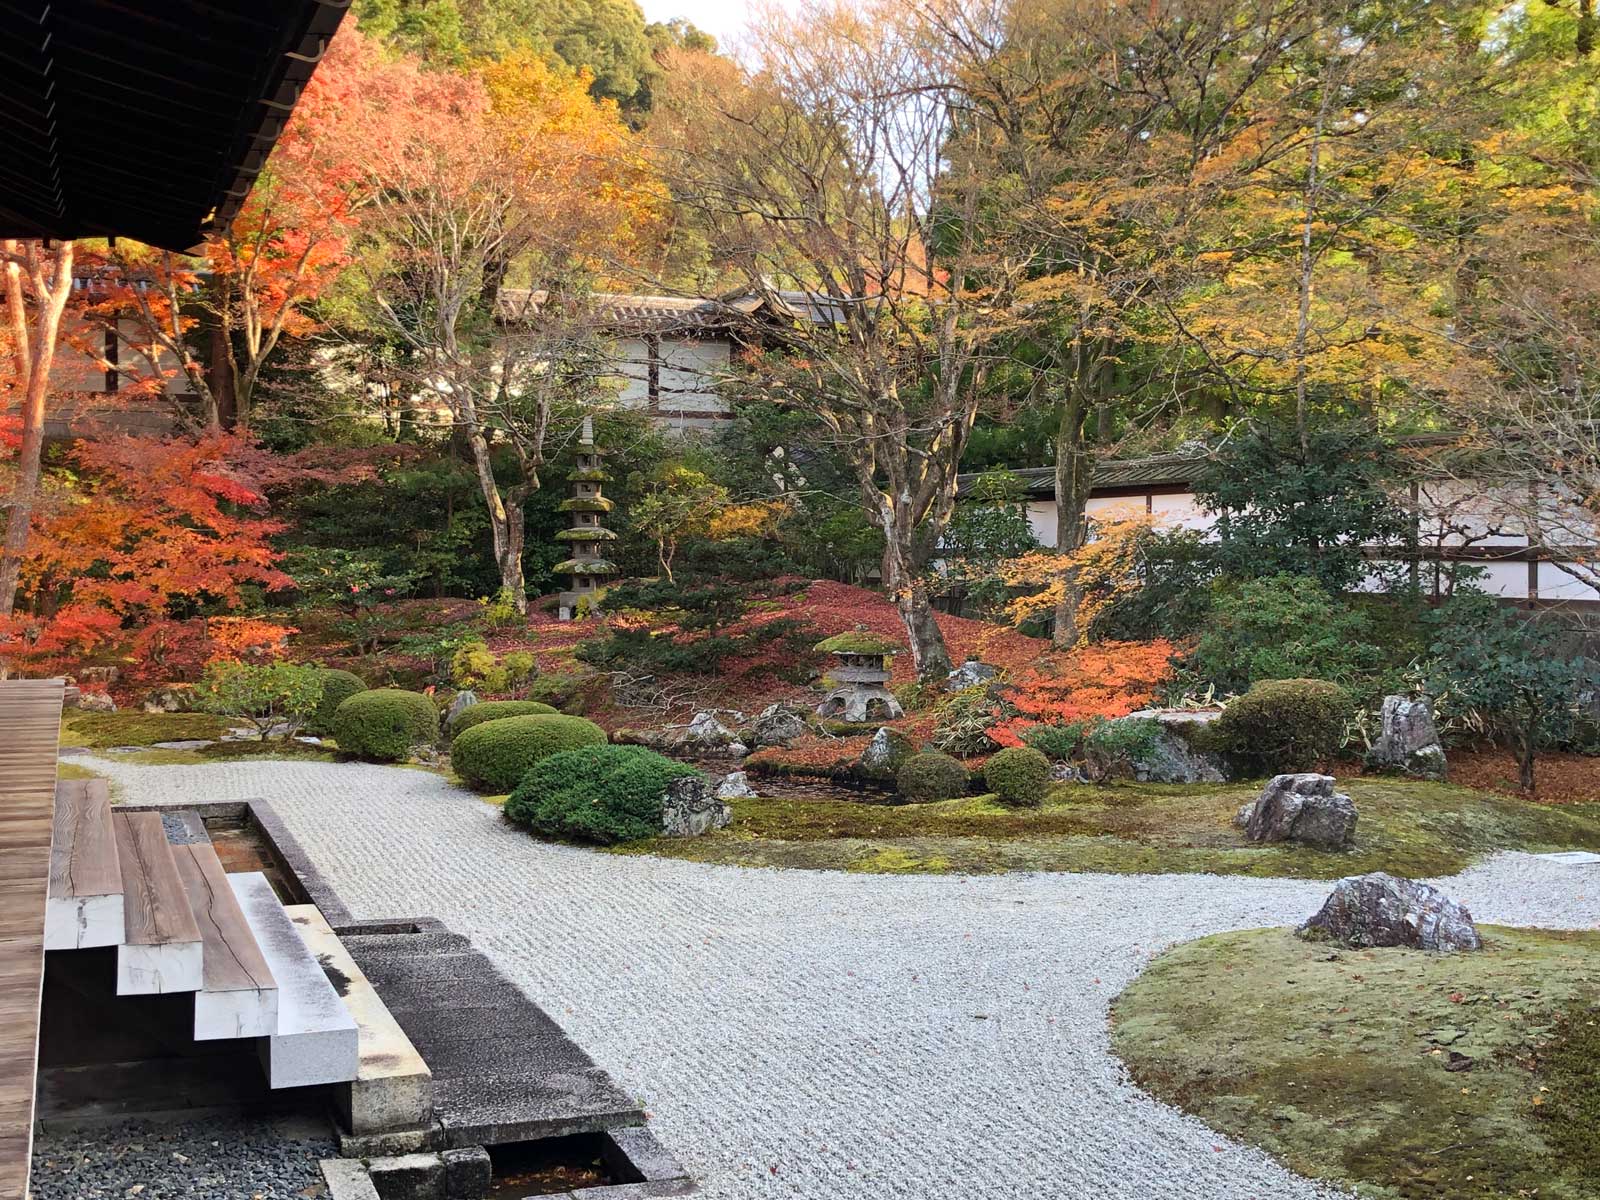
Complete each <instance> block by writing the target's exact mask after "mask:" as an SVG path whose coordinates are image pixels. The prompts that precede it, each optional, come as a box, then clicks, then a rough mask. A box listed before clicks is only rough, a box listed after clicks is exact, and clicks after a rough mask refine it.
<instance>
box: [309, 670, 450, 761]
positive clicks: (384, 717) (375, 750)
mask: <svg viewBox="0 0 1600 1200" xmlns="http://www.w3.org/2000/svg"><path fill="white" fill-rule="evenodd" d="M330 725H331V730H332V733H333V739H334V741H336V742H337V743H338V744H339V749H340V751H341V752H342V753H345V754H352V755H354V756H355V757H357V758H369V759H373V760H375V761H377V762H403V761H404V760H405V759H406V758H408V757H410V755H411V748H412V747H413V746H422V745H430V744H432V743H434V742H437V741H438V740H439V710H438V709H436V708H434V706H433V701H432V700H430V699H428V697H426V696H424V695H423V694H422V693H421V692H406V691H402V690H400V689H399V688H373V689H371V690H370V691H365V692H357V693H356V694H355V695H353V696H351V697H349V698H348V699H346V700H345V701H344V702H343V703H342V704H340V705H339V707H338V708H336V709H335V710H334V712H333V720H332V721H331V722H330Z"/></svg>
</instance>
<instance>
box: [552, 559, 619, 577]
mask: <svg viewBox="0 0 1600 1200" xmlns="http://www.w3.org/2000/svg"><path fill="white" fill-rule="evenodd" d="M550 569H551V570H552V571H554V572H555V573H556V574H557V575H615V574H616V573H617V564H616V563H614V562H610V561H608V560H606V559H603V558H567V559H563V560H562V561H561V562H558V563H557V564H556V565H555V566H553V567H551V568H550Z"/></svg>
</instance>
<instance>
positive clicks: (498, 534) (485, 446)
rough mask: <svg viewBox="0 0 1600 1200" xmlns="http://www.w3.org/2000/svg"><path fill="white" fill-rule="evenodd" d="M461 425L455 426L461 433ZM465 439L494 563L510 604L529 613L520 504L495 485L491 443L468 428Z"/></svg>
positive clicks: (478, 432) (479, 433) (480, 434)
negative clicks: (486, 519) (485, 515)
mask: <svg viewBox="0 0 1600 1200" xmlns="http://www.w3.org/2000/svg"><path fill="white" fill-rule="evenodd" d="M463 428H464V426H463V424H462V423H458V424H457V425H456V430H455V431H456V432H461V431H462V430H463ZM464 440H465V441H466V443H467V447H468V449H469V450H470V452H471V454H472V462H473V466H474V467H476V468H477V472H478V487H479V489H480V490H481V491H482V492H483V503H484V507H485V508H487V509H488V510H489V534H490V537H491V539H492V541H493V544H494V562H495V566H496V568H498V570H499V572H500V586H501V588H502V589H503V590H504V591H506V592H508V593H510V596H511V603H512V604H513V605H515V606H516V609H517V611H518V612H519V613H522V614H524V615H526V614H527V611H528V592H527V588H526V585H525V582H524V580H523V575H522V544H523V538H524V536H525V531H524V529H523V514H522V506H521V504H520V503H515V502H514V503H512V504H507V503H506V499H505V497H504V496H502V495H501V494H500V485H499V484H498V483H496V482H495V478H494V466H493V463H492V462H491V461H490V458H489V440H488V439H487V438H486V437H484V436H483V434H482V432H481V431H479V430H478V429H476V428H474V427H471V426H470V425H468V426H465V434H464Z"/></svg>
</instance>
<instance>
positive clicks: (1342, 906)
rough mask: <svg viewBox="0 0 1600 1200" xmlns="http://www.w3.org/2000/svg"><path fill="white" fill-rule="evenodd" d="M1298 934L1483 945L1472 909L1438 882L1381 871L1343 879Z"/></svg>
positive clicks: (1424, 946) (1348, 941)
mask: <svg viewBox="0 0 1600 1200" xmlns="http://www.w3.org/2000/svg"><path fill="white" fill-rule="evenodd" d="M1299 934H1300V936H1301V937H1304V938H1312V939H1327V940H1330V941H1335V942H1338V943H1340V944H1341V945H1345V946H1350V947H1355V948H1366V947H1369V946H1409V947H1412V948H1413V949H1416V950H1481V949H1482V948H1483V941H1482V939H1481V938H1479V936H1478V928H1477V926H1476V925H1474V924H1473V923H1472V914H1471V913H1470V912H1468V911H1467V909H1466V907H1465V906H1464V905H1460V904H1457V903H1456V902H1455V901H1454V900H1451V899H1450V898H1449V897H1448V896H1446V895H1445V894H1444V893H1443V892H1441V891H1440V890H1439V889H1438V888H1436V887H1431V886H1429V885H1428V884H1426V883H1418V882H1416V881H1415V880H1412V879H1400V878H1397V877H1396V876H1393V875H1386V874H1384V873H1383V872H1382V871H1374V872H1372V873H1371V874H1369V875H1352V876H1351V877H1349V878H1348V879H1341V880H1340V881H1339V882H1338V884H1337V885H1335V887H1334V889H1333V895H1331V896H1329V897H1328V899H1327V901H1326V902H1325V903H1324V904H1323V906H1322V908H1321V909H1320V910H1319V911H1318V912H1317V914H1316V915H1315V916H1314V917H1312V918H1311V919H1310V920H1308V921H1307V922H1306V923H1305V924H1304V925H1302V926H1300V929H1299Z"/></svg>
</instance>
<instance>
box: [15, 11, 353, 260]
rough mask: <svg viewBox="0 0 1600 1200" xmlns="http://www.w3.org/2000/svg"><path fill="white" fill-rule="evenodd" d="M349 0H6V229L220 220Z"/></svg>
mask: <svg viewBox="0 0 1600 1200" xmlns="http://www.w3.org/2000/svg"><path fill="white" fill-rule="evenodd" d="M348 6H349V0H0V237H20V238H49V239H67V238H81V237H112V236H116V237H127V238H132V239H134V240H137V241H141V242H147V243H149V244H150V245H153V246H162V247H166V248H168V249H173V250H184V249H188V248H190V247H192V246H194V245H196V244H197V243H198V242H200V241H201V240H202V239H203V238H204V237H205V235H206V234H208V233H210V232H213V231H215V230H220V229H224V228H226V227H227V225H228V223H229V222H230V221H231V220H232V219H233V216H234V214H235V213H237V212H238V210H239V205H240V204H242V203H243V201H244V198H245V197H246V196H247V195H248V194H249V191H250V187H251V185H252V184H253V183H254V181H255V178H256V176H257V174H259V173H260V171H261V168H262V166H263V164H264V163H265V162H266V159H267V155H268V154H269V153H271V151H272V147H273V145H274V144H275V143H276V141H277V138H278V135H279V133H280V132H281V131H282V129H283V126H284V122H285V121H286V120H287V119H288V117H289V114H290V112H291V111H292V110H293V108H294V105H295V102H296V101H297V100H298V99H299V96H300V91H301V89H302V88H303V87H304V86H305V84H306V81H307V80H308V79H310V77H311V72H312V70H313V69H314V68H315V66H316V64H317V61H318V60H319V59H320V58H321V56H322V52H323V50H324V48H325V47H326V45H327V41H328V39H329V38H331V37H332V36H333V33H334V31H335V30H336V29H337V28H338V26H339V21H340V19H341V18H342V17H343V16H344V13H345V10H346V9H347V8H348Z"/></svg>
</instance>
